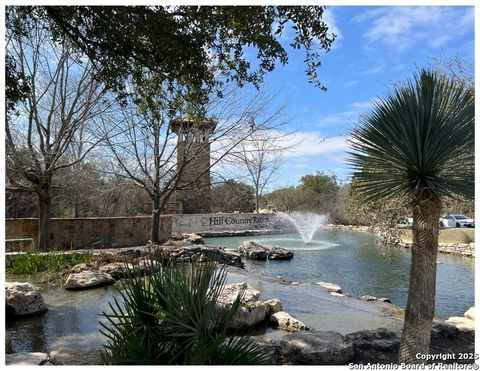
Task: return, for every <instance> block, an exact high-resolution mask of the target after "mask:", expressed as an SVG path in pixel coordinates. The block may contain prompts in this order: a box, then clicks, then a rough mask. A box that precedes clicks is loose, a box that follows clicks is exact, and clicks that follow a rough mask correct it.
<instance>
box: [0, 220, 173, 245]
mask: <svg viewBox="0 0 480 371" xmlns="http://www.w3.org/2000/svg"><path fill="white" fill-rule="evenodd" d="M171 218H172V217H171V216H168V215H165V216H162V217H161V222H160V236H161V238H168V237H169V236H170V235H171V233H172V220H171ZM151 222H152V219H151V217H149V216H139V217H117V218H72V219H55V218H54V219H52V220H51V233H50V241H51V246H52V247H54V248H62V249H65V248H70V247H72V248H83V247H92V246H93V247H97V248H100V247H123V246H139V245H144V244H146V243H147V241H148V240H149V239H150V227H151ZM37 235H38V220H37V219H36V218H25V219H6V221H5V238H6V239H7V240H9V239H14V240H16V239H25V238H32V239H33V240H34V244H35V246H36V245H37Z"/></svg>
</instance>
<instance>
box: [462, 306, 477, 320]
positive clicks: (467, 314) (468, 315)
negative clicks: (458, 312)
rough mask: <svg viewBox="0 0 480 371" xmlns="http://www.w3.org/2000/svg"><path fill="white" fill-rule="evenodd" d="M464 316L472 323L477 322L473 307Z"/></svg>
mask: <svg viewBox="0 0 480 371" xmlns="http://www.w3.org/2000/svg"><path fill="white" fill-rule="evenodd" d="M464 316H465V317H467V318H469V319H471V320H472V321H475V307H471V308H470V309H469V310H467V311H466V312H465V314H464Z"/></svg>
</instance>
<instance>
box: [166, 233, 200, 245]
mask: <svg viewBox="0 0 480 371" xmlns="http://www.w3.org/2000/svg"><path fill="white" fill-rule="evenodd" d="M170 241H172V242H173V241H183V242H188V243H191V244H193V245H203V244H204V241H203V238H202V236H200V235H198V234H196V233H174V234H173V235H172V238H171V240H170ZM173 245H175V243H173Z"/></svg>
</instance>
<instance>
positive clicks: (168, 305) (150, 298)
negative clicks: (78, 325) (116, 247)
mask: <svg viewBox="0 0 480 371" xmlns="http://www.w3.org/2000/svg"><path fill="white" fill-rule="evenodd" d="M146 268H147V269H148V270H149V275H148V276H146V277H140V276H139V275H138V274H137V273H138V272H135V270H133V271H132V272H131V274H129V277H128V278H127V279H126V280H125V281H124V283H123V290H122V291H121V297H122V299H123V301H118V300H117V299H114V301H113V303H112V302H111V303H109V305H110V309H111V311H112V313H110V314H106V313H105V312H104V313H102V316H104V317H105V319H106V323H103V322H100V325H101V327H102V329H101V330H100V331H101V333H102V334H103V335H105V336H106V337H107V339H108V340H107V342H106V344H104V349H103V350H102V358H103V361H104V363H106V364H143V365H152V364H170V365H172V364H173V365H188V364H190V365H194V364H196V365H207V364H210V365H215V364H223V365H224V364H237V365H238V364H262V363H265V362H266V357H265V352H264V350H263V349H262V348H261V347H259V346H258V344H256V343H255V341H254V340H253V339H252V338H250V337H247V336H239V335H240V334H238V333H227V326H228V323H229V322H230V321H231V319H232V317H233V316H234V314H235V313H236V311H237V310H238V309H239V306H240V300H241V297H240V296H239V297H237V299H236V301H235V302H234V304H233V305H232V306H231V307H225V306H222V305H219V303H218V298H219V295H220V293H221V292H222V291H223V288H224V287H225V283H226V271H225V268H224V267H223V266H218V267H217V266H216V264H215V263H214V262H206V263H194V264H191V265H168V266H162V265H161V264H160V263H157V262H155V261H150V262H149V263H147V267H146Z"/></svg>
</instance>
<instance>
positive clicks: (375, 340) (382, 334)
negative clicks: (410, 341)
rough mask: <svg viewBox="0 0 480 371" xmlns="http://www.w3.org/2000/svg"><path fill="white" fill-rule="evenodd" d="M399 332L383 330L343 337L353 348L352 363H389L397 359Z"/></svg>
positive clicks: (365, 331) (361, 332)
mask: <svg viewBox="0 0 480 371" xmlns="http://www.w3.org/2000/svg"><path fill="white" fill-rule="evenodd" d="M400 338H401V332H400V331H392V330H388V329H385V328H377V329H371V330H362V331H357V332H353V333H350V334H347V335H345V341H346V342H347V343H349V344H351V345H352V346H353V353H354V363H363V364H366V363H390V362H392V359H396V358H397V357H398V350H399V347H400Z"/></svg>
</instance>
